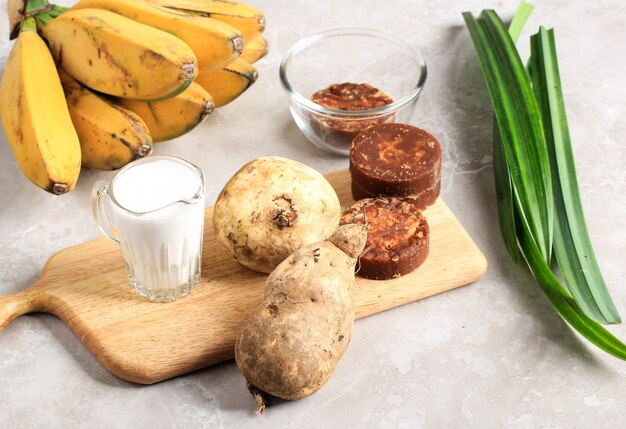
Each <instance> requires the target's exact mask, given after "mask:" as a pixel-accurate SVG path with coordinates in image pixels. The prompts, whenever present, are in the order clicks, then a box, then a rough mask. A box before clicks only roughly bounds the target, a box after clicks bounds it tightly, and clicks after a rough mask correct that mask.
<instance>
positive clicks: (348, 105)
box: [311, 82, 393, 111]
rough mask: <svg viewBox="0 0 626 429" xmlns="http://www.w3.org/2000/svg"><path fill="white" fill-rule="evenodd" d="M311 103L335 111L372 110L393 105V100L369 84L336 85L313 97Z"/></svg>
mask: <svg viewBox="0 0 626 429" xmlns="http://www.w3.org/2000/svg"><path fill="white" fill-rule="evenodd" d="M311 101H313V102H314V103H317V104H319V105H320V106H324V107H328V108H329V109H335V110H348V111H354V110H370V109H375V108H377V107H382V106H386V105H387V104H391V103H393V99H392V98H391V97H390V96H388V95H387V94H385V93H384V92H383V91H381V90H380V89H378V88H374V87H373V86H371V85H368V84H367V83H350V82H346V83H335V84H333V85H331V86H329V87H328V88H324V89H321V90H319V91H317V92H316V93H315V94H313V95H312V96H311Z"/></svg>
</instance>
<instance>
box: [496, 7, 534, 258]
mask: <svg viewBox="0 0 626 429" xmlns="http://www.w3.org/2000/svg"><path fill="white" fill-rule="evenodd" d="M532 11H533V5H531V4H530V3H526V2H525V1H524V0H522V1H521V2H520V5H519V7H518V8H517V11H516V12H515V15H514V16H513V20H512V21H511V24H509V34H510V35H511V39H512V40H513V42H514V43H515V42H517V39H518V38H519V36H520V34H521V32H522V28H524V24H526V21H527V20H528V17H529V16H530V14H531V12H532ZM493 175H494V179H495V185H496V199H497V202H498V204H497V207H498V221H499V222H498V223H499V225H500V231H501V232H502V238H503V239H504V244H505V246H506V249H507V251H508V252H509V255H511V259H513V262H515V264H516V265H519V263H520V261H521V255H520V252H519V247H518V244H517V232H516V230H515V222H516V220H515V213H514V210H515V202H514V200H513V185H512V184H511V176H510V174H509V169H508V167H507V165H506V157H505V156H504V149H503V147H502V138H501V137H500V130H499V129H498V123H497V119H496V118H495V117H494V120H493Z"/></svg>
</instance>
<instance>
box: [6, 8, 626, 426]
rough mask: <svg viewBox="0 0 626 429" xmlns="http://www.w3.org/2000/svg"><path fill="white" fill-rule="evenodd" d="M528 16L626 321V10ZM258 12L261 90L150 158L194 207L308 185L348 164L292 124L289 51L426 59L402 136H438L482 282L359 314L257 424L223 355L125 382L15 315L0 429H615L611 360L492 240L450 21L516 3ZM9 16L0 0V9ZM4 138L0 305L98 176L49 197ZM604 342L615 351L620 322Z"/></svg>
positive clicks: (59, 241) (68, 224)
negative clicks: (168, 168)
mask: <svg viewBox="0 0 626 429" xmlns="http://www.w3.org/2000/svg"><path fill="white" fill-rule="evenodd" d="M61 3H62V4H66V5H67V2H61ZM536 3H537V5H536V8H535V11H534V13H533V15H532V17H531V19H530V21H529V23H528V25H527V29H536V28H537V27H538V25H540V24H543V25H546V26H554V27H555V30H556V37H557V46H558V54H559V60H560V64H561V72H562V78H563V84H564V88H565V98H566V103H567V108H568V114H569V120H570V127H571V133H572V138H573V141H574V151H575V155H576V159H577V167H578V174H579V179H580V187H581V193H582V198H583V201H584V205H585V212H586V215H587V220H588V225H589V229H590V232H591V236H592V239H593V242H594V245H595V248H596V252H597V256H598V259H599V261H600V265H601V267H602V269H603V273H604V275H605V278H606V281H607V283H608V285H609V287H610V290H611V292H612V294H613V296H614V298H615V301H616V304H617V306H618V308H619V309H620V310H621V313H622V315H623V316H625V317H626V288H624V286H623V285H624V278H625V277H626V264H625V263H624V261H625V260H626V247H625V245H624V243H626V198H625V197H624V195H625V194H626V140H625V138H624V135H625V133H624V131H625V130H624V128H625V125H626V121H625V120H624V118H625V117H626V25H625V24H626V22H625V21H624V16H626V6H625V5H624V3H623V2H621V1H619V0H613V1H600V2H595V3H593V4H592V3H589V2H571V1H564V0H558V1H550V2H548V1H536ZM254 4H255V5H256V6H258V7H259V8H260V9H262V10H263V11H264V12H265V13H266V16H267V20H268V23H269V26H268V29H267V33H266V34H267V38H268V39H269V40H270V42H271V45H272V49H271V52H270V54H269V55H268V57H266V59H264V60H263V61H261V62H260V63H258V68H259V71H260V78H259V80H258V82H257V83H256V84H255V85H254V86H253V87H252V88H251V89H250V90H249V92H248V93H246V94H245V95H243V96H242V97H241V99H239V100H237V101H236V102H235V103H233V104H232V105H229V106H227V107H225V108H223V109H221V110H219V111H216V112H215V113H213V114H212V115H211V117H210V118H209V120H208V121H207V122H206V123H205V124H203V125H202V126H201V127H199V128H198V129H196V130H194V131H193V132H192V133H190V134H188V135H186V136H184V137H182V138H179V139H177V140H175V141H171V142H167V143H161V144H159V145H158V146H157V147H156V149H155V153H156V154H173V155H178V156H181V157H183V158H187V159H189V160H192V161H193V162H194V163H196V164H197V165H199V166H200V167H201V168H202V169H203V170H204V171H205V174H206V178H207V200H208V201H209V202H212V201H214V199H215V197H216V196H217V193H218V192H219V190H220V189H221V186H222V185H223V183H225V181H226V180H227V179H228V177H230V176H231V175H232V174H233V173H234V171H235V170H236V169H237V168H238V167H239V166H241V165H242V164H243V163H244V162H246V161H248V160H250V159H252V158H254V157H257V156H263V155H280V156H285V157H288V158H292V159H295V160H298V161H302V162H305V163H307V164H309V165H311V166H313V167H314V168H316V169H318V170H320V171H322V172H328V171H332V170H335V169H338V168H342V167H345V166H346V164H347V163H346V160H345V159H342V158H336V157H332V156H329V155H327V154H325V153H323V152H321V151H319V150H317V149H316V148H314V147H312V146H311V145H310V144H309V143H308V142H307V141H306V140H305V138H304V137H303V136H302V135H301V134H300V132H299V131H298V129H297V128H296V126H295V124H294V123H293V122H292V120H291V116H290V114H289V111H288V108H287V103H286V101H287V100H286V96H285V95H284V93H283V91H282V89H281V87H280V83H279V80H278V64H279V62H280V58H281V56H282V55H283V54H284V53H285V51H286V50H287V49H288V48H289V46H290V45H292V44H293V43H294V42H295V41H297V40H298V39H300V38H302V37H304V36H306V35H308V34H311V33H314V32H317V31H319V30H322V29H330V28H333V27H344V26H360V27H372V28H377V29H382V30H385V31H387V32H389V33H392V34H395V35H397V36H399V37H401V38H403V39H404V40H405V41H406V42H408V43H409V44H410V45H412V46H413V47H415V48H416V49H418V50H419V51H421V53H422V54H423V56H424V57H425V59H426V61H427V63H428V66H429V77H428V82H427V84H426V89H425V91H424V93H423V95H422V98H421V99H420V101H419V105H418V108H417V111H416V113H415V115H414V116H413V118H412V121H411V123H413V124H415V125H419V126H421V127H424V128H426V129H428V130H430V131H432V132H433V133H434V134H435V135H436V136H438V137H439V139H440V141H441V142H442V145H443V147H444V168H443V189H442V196H443V198H444V199H445V201H446V202H447V203H448V205H449V206H450V207H451V209H452V210H453V211H454V212H455V214H456V215H457V217H458V218H459V219H460V220H461V222H462V223H463V225H464V226H465V227H466V228H467V230H468V232H469V233H470V235H471V236H472V237H473V238H474V239H475V240H476V242H477V243H478V245H479V246H480V248H481V249H482V250H483V252H484V253H485V254H486V256H487V259H488V261H489V264H490V265H489V271H488V273H487V275H486V276H485V277H484V278H483V279H482V280H480V281H478V282H477V283H475V284H472V285H469V286H466V287H462V288H459V289H457V290H454V291H451V292H448V293H444V294H441V295H438V296H435V297H432V298H428V299H425V300H422V301H419V302H415V303H412V304H409V305H405V306H403V307H400V308H397V309H394V310H391V311H387V312H385V313H382V314H378V315H375V316H372V317H368V318H366V319H363V320H360V321H359V322H357V323H356V326H355V330H354V334H353V339H352V344H351V345H350V348H349V349H348V352H347V354H346V355H345V357H344V359H343V360H342V362H341V364H340V365H339V367H338V369H337V371H336V373H335V374H334V376H333V377H332V378H331V380H330V381H329V383H328V384H327V385H326V386H325V387H324V388H323V389H322V390H321V391H320V392H318V393H317V394H315V395H314V396H312V397H310V398H307V399H304V400H300V401H297V402H285V403H281V404H279V405H278V406H275V407H273V408H271V409H268V411H267V412H266V414H265V415H263V416H258V415H256V414H255V413H254V405H253V402H252V400H251V398H250V397H249V395H248V392H247V391H246V388H245V386H244V382H243V380H242V377H241V375H240V373H239V371H238V370H237V368H236V366H235V364H234V362H232V361H231V362H226V363H223V364H220V365H217V366H214V367H211V368H207V369H204V370H201V371H197V372H195V373H192V374H189V375H186V376H182V377H178V378H176V379H173V380H168V381H165V382H162V383H159V384H157V385H153V386H147V387H146V386H139V385H134V384H131V383H127V382H124V381H121V380H119V379H117V378H115V377H114V376H113V375H111V374H109V373H108V372H107V370H105V369H104V368H103V367H102V366H101V365H100V363H98V361H96V359H95V358H94V357H93V356H92V355H91V354H90V353H89V351H88V350H87V349H86V348H85V347H84V346H83V345H82V343H81V342H80V341H79V339H78V338H77V337H75V336H74V334H73V333H72V332H71V331H69V330H68V329H67V327H66V326H65V325H64V324H63V323H62V322H61V321H60V320H58V319H57V318H55V317H53V316H49V315H44V314H36V315H28V316H23V317H20V318H18V319H16V320H15V321H13V322H12V323H11V324H10V325H9V326H8V327H7V328H6V329H5V330H4V331H3V332H1V333H0V427H2V428H14V427H23V428H37V427H46V428H57V427H59V428H72V427H89V428H151V429H154V428H161V427H177V428H196V427H211V428H213V427H240V426H243V425H250V426H258V427H268V428H269V427H294V428H296V427H297V428H302V427H338V428H344V427H411V428H413V427H428V428H442V427H449V428H457V427H480V428H487V427H489V428H491V427H493V428H496V427H497V428H499V427H511V428H522V427H551V428H566V427H580V428H589V427H619V426H621V427H623V426H624V424H625V423H624V422H623V420H624V418H626V411H625V410H626V393H625V387H626V364H625V363H624V362H622V361H619V360H618V359H616V358H613V357H611V356H608V355H606V354H605V353H603V352H601V351H599V350H597V349H595V348H594V347H592V346H590V345H589V344H588V343H587V342H585V341H584V340H583V339H581V337H579V336H578V335H577V334H575V333H573V332H572V331H571V330H570V329H569V328H568V326H567V325H566V324H565V323H564V322H563V321H562V320H561V319H560V317H559V316H558V315H557V314H556V313H555V312H554V311H553V310H552V308H551V306H550V305H549V304H548V302H547V301H546V299H545V298H544V296H543V295H542V293H541V291H540V290H539V287H538V286H537V285H536V284H535V283H534V282H533V281H532V280H531V279H530V277H529V275H528V274H527V273H525V272H521V271H518V270H517V269H516V268H515V267H514V266H513V264H512V263H511V261H510V260H509V258H508V255H507V254H506V252H505V248H504V245H503V243H502V240H501V238H500V234H499V229H498V226H497V217H496V208H495V196H494V185H493V177H492V162H491V161H492V158H491V115H492V113H491V109H490V103H489V99H488V96H487V91H486V89H485V86H484V83H483V78H482V75H481V73H480V70H479V66H478V62H477V58H476V55H475V53H474V49H473V47H472V45H471V42H470V38H469V35H468V33H467V31H466V29H465V27H464V25H463V20H462V18H461V15H460V13H461V12H462V11H465V10H472V11H473V12H475V13H478V12H479V10H480V9H481V8H483V7H494V8H496V9H497V10H498V11H499V12H500V13H501V14H502V15H503V16H506V17H510V16H511V15H512V14H513V12H514V10H515V8H516V6H517V1H511V2H504V1H501V0H496V1H487V0H480V1H478V0H472V1H461V0H458V1H448V2H435V1H410V0H402V1H397V2H387V3H385V2H382V3H381V2H379V1H374V0H360V1H356V0H351V1H348V0H338V1H332V2H331V1H315V2H305V1H285V0H258V1H257V2H256V3H254ZM5 6H6V0H1V1H0V10H5ZM6 21H7V20H6V16H5V15H4V14H2V17H1V18H0V36H2V37H1V41H0V64H2V67H3V66H4V62H5V59H6V56H7V55H8V52H9V49H10V47H11V43H10V42H8V40H7V38H6V35H7V27H8V26H7V22H6ZM529 34H530V30H529V31H526V32H525V35H526V36H528V35H529ZM522 40H527V39H526V38H525V37H524V38H522ZM523 49H524V52H527V51H528V47H527V46H524V47H523ZM620 124H621V125H620ZM0 140H2V141H0V183H2V186H0V201H1V203H0V294H10V293H14V292H17V291H19V290H22V289H24V288H26V287H27V286H29V285H30V284H32V283H33V282H34V281H35V280H36V278H37V276H38V274H39V272H40V270H41V268H42V266H43V264H44V263H45V261H46V260H47V259H48V258H49V257H50V256H51V255H52V254H53V253H55V252H56V251H58V250H60V249H62V248H64V247H66V246H69V245H73V244H77V243H80V242H82V241H85V240H89V239H92V238H96V237H99V233H98V232H97V231H96V228H95V226H94V223H93V222H92V220H91V215H90V210H89V207H88V200H89V192H90V189H91V186H92V185H93V183H94V182H95V181H96V180H97V179H101V178H107V177H110V173H107V172H98V171H88V170H85V171H84V172H83V173H82V175H81V178H80V181H79V184H78V186H77V188H76V189H75V190H74V191H73V192H72V193H70V194H68V195H65V196H62V197H54V196H52V195H49V194H47V193H45V192H43V191H41V190H40V189H38V188H37V187H35V186H34V185H32V184H31V183H29V182H28V181H27V179H25V178H24V177H23V175H22V174H21V172H20V171H19V170H18V167H17V165H16V163H15V160H14V158H13V155H12V153H11V150H10V148H9V146H8V145H7V144H6V141H5V140H6V139H5V138H4V136H2V137H0ZM451 263H453V261H451ZM610 330H611V331H612V332H613V333H615V334H616V335H617V336H619V337H620V338H622V339H626V326H624V325H619V326H615V327H611V328H610Z"/></svg>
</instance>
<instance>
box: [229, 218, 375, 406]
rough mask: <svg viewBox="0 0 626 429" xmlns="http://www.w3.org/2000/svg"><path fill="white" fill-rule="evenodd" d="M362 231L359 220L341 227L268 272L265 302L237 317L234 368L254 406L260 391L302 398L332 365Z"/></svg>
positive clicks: (349, 317)
mask: <svg viewBox="0 0 626 429" xmlns="http://www.w3.org/2000/svg"><path fill="white" fill-rule="evenodd" d="M366 237H367V231H366V228H365V226H364V225H359V224H350V225H344V226H340V227H339V228H338V229H337V231H336V232H335V233H334V234H333V235H332V236H331V237H330V238H329V239H328V241H322V242H319V243H314V244H310V245H308V246H306V247H303V248H301V249H299V250H298V251H296V252H295V253H294V254H292V255H291V256H289V257H288V258H287V259H285V260H284V261H283V262H282V263H281V264H280V265H279V266H278V267H276V269H275V270H274V271H273V272H272V273H271V274H270V275H269V277H268V278H267V282H266V286H265V301H264V302H263V304H261V306H260V307H259V308H258V309H257V311H256V312H255V313H253V314H252V315H250V316H249V317H248V318H246V320H244V322H243V325H242V328H241V332H240V334H239V337H238V338H237V342H236V344H235V359H236V361H237V366H238V367H239V370H240V371H241V373H242V374H243V375H244V376H245V378H246V381H247V383H248V388H249V389H250V392H251V393H252V394H253V396H254V398H255V400H256V401H257V404H258V411H259V412H263V410H264V408H265V394H270V395H273V396H277V397H279V398H282V399H287V400H294V399H300V398H304V397H306V396H309V395H311V394H313V393H315V392H316V391H318V390H319V389H320V388H321V387H322V386H323V385H324V384H325V383H326V381H328V379H329V378H330V376H331V375H332V373H333V371H334V370H335V368H336V367H337V364H338V363H339V360H340V359H341V357H342V356H343V354H344V352H345V351H346V348H347V347H348V343H349V342H350V338H351V335H352V326H353V324H354V300H353V288H354V285H355V279H354V267H355V264H356V261H357V257H358V256H359V254H360V253H361V251H362V250H363V246H364V245H365V240H366Z"/></svg>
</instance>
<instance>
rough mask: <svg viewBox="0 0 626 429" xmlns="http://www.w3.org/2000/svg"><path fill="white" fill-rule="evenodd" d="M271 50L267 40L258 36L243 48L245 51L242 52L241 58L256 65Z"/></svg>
mask: <svg viewBox="0 0 626 429" xmlns="http://www.w3.org/2000/svg"><path fill="white" fill-rule="evenodd" d="M269 48H270V47H269V44H268V43H267V40H266V39H265V38H264V37H263V36H257V37H255V38H254V39H252V40H251V41H250V42H249V43H247V44H245V45H244V46H243V51H241V56H240V57H239V58H241V59H242V60H244V61H245V62H247V63H250V64H254V63H256V62H257V61H259V60H260V59H261V58H263V57H264V56H266V55H267V53H268V52H269Z"/></svg>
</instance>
